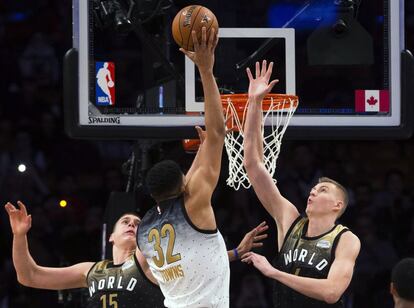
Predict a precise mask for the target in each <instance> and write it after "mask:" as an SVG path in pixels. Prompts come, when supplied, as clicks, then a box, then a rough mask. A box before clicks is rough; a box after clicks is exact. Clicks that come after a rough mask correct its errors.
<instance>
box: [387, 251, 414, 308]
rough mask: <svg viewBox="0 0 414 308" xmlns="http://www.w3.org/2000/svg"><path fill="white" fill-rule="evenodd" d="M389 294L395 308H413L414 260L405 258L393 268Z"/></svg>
mask: <svg viewBox="0 0 414 308" xmlns="http://www.w3.org/2000/svg"><path fill="white" fill-rule="evenodd" d="M391 294H392V297H393V298H394V303H395V306H394V307H395V308H414V258H405V259H403V260H401V261H400V262H398V263H397V265H395V266H394V268H393V270H392V275H391Z"/></svg>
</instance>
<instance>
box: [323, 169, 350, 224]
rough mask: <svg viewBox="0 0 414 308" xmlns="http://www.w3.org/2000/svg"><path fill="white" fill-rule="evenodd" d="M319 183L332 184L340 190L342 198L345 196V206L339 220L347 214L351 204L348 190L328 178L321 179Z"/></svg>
mask: <svg viewBox="0 0 414 308" xmlns="http://www.w3.org/2000/svg"><path fill="white" fill-rule="evenodd" d="M318 183H331V184H333V185H335V187H336V188H338V189H339V190H340V191H341V193H342V196H343V202H344V206H343V208H342V210H341V211H340V212H339V214H338V217H337V218H339V217H341V216H342V214H343V213H344V212H345V210H346V208H347V206H348V203H349V196H348V191H347V190H346V188H345V187H344V186H343V185H341V184H339V183H338V182H337V181H335V180H332V179H331V178H328V177H326V176H324V177H321V178H319V180H318Z"/></svg>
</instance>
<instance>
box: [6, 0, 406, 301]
mask: <svg viewBox="0 0 414 308" xmlns="http://www.w3.org/2000/svg"><path fill="white" fill-rule="evenodd" d="M406 2H407V3H406V10H407V18H406V28H407V30H406V33H407V37H406V41H407V46H408V48H409V49H411V50H414V36H413V35H412V33H414V3H412V2H411V1H406ZM71 22H72V21H71V0H60V1H52V0H38V1H19V3H18V4H16V3H15V1H11V0H10V1H8V0H5V1H1V2H0V67H1V70H0V71H1V78H0V91H1V93H2V103H1V104H0V201H1V204H5V202H7V201H11V202H16V201H17V200H21V201H23V202H25V203H26V204H27V206H28V209H29V211H30V213H31V214H32V215H33V226H32V229H31V231H30V234H29V243H30V251H31V253H32V255H33V256H34V258H35V260H36V261H37V262H38V263H39V264H40V265H48V266H62V265H68V264H73V263H75V262H82V261H94V260H99V259H100V256H101V251H100V249H101V248H100V247H101V243H100V241H101V227H102V220H103V214H104V211H105V206H106V203H107V201H108V197H109V194H110V192H112V191H125V189H126V185H127V184H126V183H127V175H126V174H125V173H124V172H122V170H121V165H122V164H123V163H124V162H125V161H127V160H128V159H129V157H130V155H131V151H132V148H133V143H132V142H127V141H111V142H109V141H92V140H91V141H80V140H73V139H69V138H68V137H67V136H66V135H65V133H64V131H63V115H62V69H61V68H62V59H63V55H64V53H65V52H66V51H67V50H68V49H69V48H70V47H71V38H72V28H71ZM156 151H157V155H155V156H156V157H157V159H159V158H169V159H174V160H176V161H178V162H179V163H180V164H181V165H182V167H183V169H184V170H185V169H187V168H188V167H189V166H190V164H191V161H192V159H193V158H194V155H193V154H188V153H186V152H185V151H184V150H183V148H182V146H181V142H180V141H171V142H168V143H165V144H160V145H157V147H156ZM413 157H414V139H413V138H411V139H410V140H404V141H306V142H305V141H289V140H286V141H284V143H283V146H282V153H281V155H280V157H279V160H278V167H277V171H276V178H277V180H278V186H279V188H280V190H281V192H282V194H283V195H284V196H286V197H287V199H289V200H290V201H291V202H292V203H294V204H295V205H296V206H297V207H298V209H299V210H300V211H301V212H302V213H303V212H304V209H305V206H306V199H307V196H308V194H309V191H310V189H311V187H312V186H313V185H314V184H315V182H316V181H317V179H318V178H319V177H320V176H322V175H323V176H328V177H331V178H333V179H335V180H338V181H339V182H340V183H342V184H343V185H344V186H345V187H346V188H347V189H348V190H349V193H350V196H351V200H350V205H349V208H348V209H347V212H346V213H345V215H344V216H343V217H342V218H341V221H340V223H342V224H345V225H346V226H348V227H349V228H350V229H352V231H353V232H354V233H355V234H357V235H358V236H359V238H360V239H361V242H362V249H361V253H360V255H359V257H358V260H357V264H356V268H355V273H354V278H353V281H352V283H351V286H350V288H349V290H348V291H347V293H346V295H345V300H346V305H347V307H360V308H369V307H375V308H382V307H384V308H385V307H392V301H391V297H390V295H389V281H390V270H391V268H392V267H393V265H394V264H395V263H396V262H397V261H398V260H399V259H401V258H403V257H407V256H411V257H414V193H413V191H414V175H413V174H414V172H413V171H414V160H413ZM154 160H155V158H154ZM223 160H224V163H223V172H222V177H221V179H220V182H219V184H218V186H217V190H216V192H215V194H214V198H213V206H214V208H215V212H216V217H217V223H218V226H219V229H220V230H221V233H222V234H223V235H224V236H225V239H226V242H227V246H228V248H229V249H230V248H233V247H236V246H237V244H238V242H239V241H240V240H241V238H242V236H243V234H244V233H245V232H247V231H249V230H250V229H251V228H253V227H254V226H256V225H257V224H258V223H259V222H260V221H263V220H266V221H267V222H268V224H270V226H271V228H270V231H269V238H268V239H266V240H265V242H264V247H263V248H262V249H261V250H259V251H260V252H261V253H263V254H264V255H265V256H266V257H267V258H268V259H270V260H271V259H273V258H274V257H275V254H276V235H275V233H274V232H275V227H274V222H273V221H272V219H271V218H270V216H269V215H268V214H267V213H266V212H265V211H264V210H263V208H262V206H261V205H260V203H259V201H258V200H257V198H256V196H255V194H254V192H253V191H252V190H243V189H241V190H240V191H238V192H235V191H233V190H232V189H231V188H229V187H227V186H226V184H225V179H226V176H227V170H226V168H227V167H226V165H227V164H226V157H223ZM154 162H155V161H154ZM21 164H24V165H25V167H26V170H25V172H21V170H22V169H20V171H19V170H18V166H19V165H21ZM137 193H139V194H142V193H143V192H142V191H140V192H137ZM61 200H65V201H66V202H67V206H66V207H61V206H59V203H60V201H61ZM11 240H12V235H11V233H10V228H9V223H8V219H7V216H6V213H5V211H4V210H1V211H0V247H1V249H0V308H6V307H13V308H18V307H27V306H28V305H29V303H30V306H31V307H33V308H36V307H45V306H46V305H48V307H65V306H67V307H80V306H81V301H82V298H83V297H84V294H83V293H82V292H65V293H59V292H52V291H42V290H34V289H29V288H25V287H23V286H21V285H19V284H18V283H17V280H16V275H15V272H14V269H13V265H12V261H11ZM231 270H232V272H231V274H232V276H231V277H232V278H231V302H232V307H240V308H241V307H271V298H272V295H271V293H272V286H271V281H269V280H267V279H264V278H263V277H262V276H261V275H260V274H259V273H258V272H257V271H256V270H254V269H253V268H251V267H249V266H247V265H246V264H241V263H240V262H236V263H232V265H231ZM65 303H66V304H65ZM68 303H69V304H68Z"/></svg>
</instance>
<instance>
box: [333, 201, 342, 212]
mask: <svg viewBox="0 0 414 308" xmlns="http://www.w3.org/2000/svg"><path fill="white" fill-rule="evenodd" d="M343 207H344V202H343V201H342V200H336V203H335V205H334V209H335V210H337V211H338V212H339V211H341V210H342V208H343Z"/></svg>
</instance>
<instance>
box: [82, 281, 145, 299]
mask: <svg viewBox="0 0 414 308" xmlns="http://www.w3.org/2000/svg"><path fill="white" fill-rule="evenodd" d="M136 284H137V280H136V279H135V278H131V279H129V281H123V277H122V276H120V277H118V280H117V281H115V276H109V277H107V278H103V279H100V280H99V281H98V283H97V284H96V283H95V281H92V285H90V286H89V295H90V296H91V297H92V295H93V294H94V293H95V292H96V291H97V290H98V291H100V290H127V291H133V290H134V288H135V285H136Z"/></svg>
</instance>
